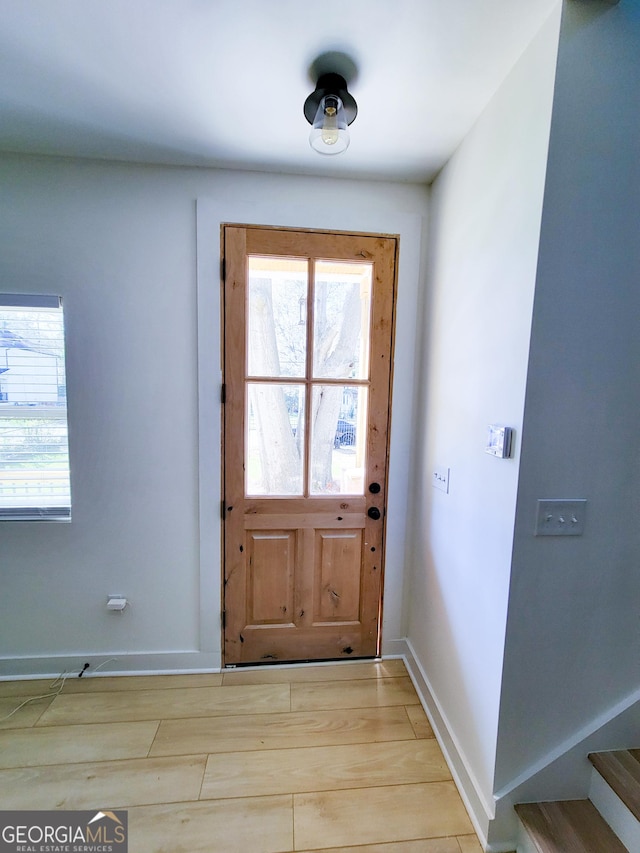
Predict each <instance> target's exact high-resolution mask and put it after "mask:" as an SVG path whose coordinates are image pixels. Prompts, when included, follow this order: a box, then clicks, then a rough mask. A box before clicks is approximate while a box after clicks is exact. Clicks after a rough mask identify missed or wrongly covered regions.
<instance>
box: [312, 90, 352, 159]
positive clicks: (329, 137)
mask: <svg viewBox="0 0 640 853" xmlns="http://www.w3.org/2000/svg"><path fill="white" fill-rule="evenodd" d="M309 144H310V145H311V147H312V148H313V149H314V151H317V152H318V153H319V154H340V153H341V152H342V151H346V150H347V148H348V147H349V131H348V130H347V120H346V118H345V114H344V107H343V105H342V100H341V99H340V98H339V97H338V96H337V95H325V96H324V97H323V98H322V99H321V101H320V103H319V105H318V110H317V112H316V116H315V119H314V121H313V127H312V128H311V133H310V135H309Z"/></svg>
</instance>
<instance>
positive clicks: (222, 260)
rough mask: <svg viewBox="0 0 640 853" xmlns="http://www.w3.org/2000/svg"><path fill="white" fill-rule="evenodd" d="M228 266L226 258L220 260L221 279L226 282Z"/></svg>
mask: <svg viewBox="0 0 640 853" xmlns="http://www.w3.org/2000/svg"><path fill="white" fill-rule="evenodd" d="M226 271H227V269H226V264H225V262H224V258H220V278H221V279H222V281H224V278H225V273H226Z"/></svg>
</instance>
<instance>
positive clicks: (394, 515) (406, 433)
mask: <svg viewBox="0 0 640 853" xmlns="http://www.w3.org/2000/svg"><path fill="white" fill-rule="evenodd" d="M265 179H268V176H265ZM310 181H313V179H311V178H309V179H296V178H290V179H287V178H286V176H285V177H280V178H279V179H278V186H279V187H281V185H282V184H284V186H285V191H286V192H287V204H286V205H284V204H282V202H281V201H280V202H279V201H277V200H275V201H273V202H270V201H268V200H265V195H264V193H260V192H259V191H258V189H257V188H255V187H253V186H252V185H251V186H249V187H247V185H246V182H244V183H243V182H242V180H240V179H239V181H238V183H237V186H236V185H235V184H234V185H233V186H232V187H231V189H230V190H229V189H228V188H227V189H226V191H225V198H222V197H221V196H220V193H218V194H217V195H216V196H214V195H213V194H212V193H211V194H208V195H205V196H202V197H200V198H198V199H197V201H196V205H195V224H196V246H195V249H196V258H195V263H196V282H195V285H196V298H197V313H196V319H197V364H198V369H197V377H196V380H197V401H196V405H197V424H198V459H197V462H196V464H197V466H198V474H199V476H198V492H197V507H196V513H197V524H198V542H197V546H196V547H197V554H196V558H197V560H198V564H199V567H200V571H199V577H198V578H197V579H196V595H197V596H198V604H197V605H196V610H195V612H194V637H193V641H192V644H190V647H189V649H188V650H187V651H185V652H180V653H179V655H178V657H179V659H180V660H181V661H183V664H182V665H183V666H190V667H192V668H196V669H197V668H200V669H206V670H211V669H219V668H220V666H221V662H222V652H221V639H222V635H221V630H220V627H221V619H222V607H221V589H222V559H221V555H222V550H221V548H222V524H221V523H220V521H219V520H220V506H221V504H220V496H221V491H222V480H221V476H222V471H221V465H220V451H221V442H222V412H221V404H220V395H221V387H222V352H221V341H220V333H221V315H220V298H221V289H220V287H221V285H220V278H221V277H220V270H221V256H220V228H221V226H222V225H223V224H242V223H247V222H251V223H257V224H260V225H264V226H266V227H268V226H272V227H290V228H298V229H300V228H303V229H304V228H310V229H315V230H326V231H331V230H340V231H349V232H351V233H353V232H355V231H357V232H364V233H381V234H390V235H393V236H399V237H400V256H399V264H398V292H397V303H396V313H397V328H398V335H397V336H396V342H395V353H394V363H395V382H394V403H393V412H394V418H393V429H392V433H391V445H390V454H389V456H390V477H389V498H388V520H389V524H388V526H387V536H386V591H385V601H384V608H385V609H384V618H383V645H382V654H383V656H386V655H391V656H393V655H399V654H403V653H404V652H405V651H406V644H405V641H404V639H403V638H404V636H405V634H406V629H405V621H404V619H405V617H404V614H405V612H406V608H407V591H406V585H405V584H404V575H405V562H406V555H405V548H406V542H407V534H408V531H409V527H408V525H409V523H410V522H411V518H410V512H411V508H412V502H411V491H410V486H412V487H413V488H415V487H416V483H415V482H414V476H415V471H414V468H415V465H414V462H413V459H414V457H413V455H412V454H410V453H407V449H406V448H407V447H411V448H412V449H413V444H414V427H413V425H414V423H415V420H416V418H417V414H418V411H419V406H420V396H419V394H418V392H419V385H417V384H416V382H415V381H414V376H415V367H416V353H417V351H418V347H419V342H418V327H419V324H420V316H421V314H420V312H421V310H422V305H423V302H424V299H425V296H424V292H423V287H422V280H421V273H422V271H423V263H424V259H423V257H422V245H423V234H424V233H426V232H425V223H426V217H427V213H428V209H427V201H426V199H424V200H421V199H418V198H415V194H411V195H409V196H407V197H405V196H404V195H402V194H401V195H400V197H399V201H397V202H396V198H395V196H394V195H392V196H390V197H389V198H388V199H386V197H385V196H384V191H383V188H381V190H380V191H377V190H376V187H373V188H371V187H369V186H367V185H363V186H362V187H361V186H359V185H358V186H356V187H352V186H351V185H349V184H347V185H345V187H344V188H341V192H342V200H343V203H342V204H341V205H340V206H339V208H336V206H335V204H334V203H333V202H332V200H331V198H330V197H329V196H327V197H326V199H325V197H324V196H323V195H321V196H320V197H318V198H314V200H313V204H312V203H311V202H310V201H309V182H310ZM273 185H274V186H275V181H274V184H273ZM226 186H227V185H226V184H224V187H226ZM234 187H235V188H236V190H237V192H238V193H240V196H241V200H238V199H239V197H238V196H236V195H234V193H235V190H234ZM400 190H402V188H400ZM383 198H385V203H384V204H382V203H381V201H382V199H383ZM407 211H408V212H407ZM418 485H419V484H418Z"/></svg>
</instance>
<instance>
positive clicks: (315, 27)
mask: <svg viewBox="0 0 640 853" xmlns="http://www.w3.org/2000/svg"><path fill="white" fill-rule="evenodd" d="M557 2H558V0H318V2H311V0H0V150H5V151H24V152H32V153H44V154H55V155H63V156H74V157H97V158H107V159H116V160H133V161H141V162H150V163H167V164H169V163H170V164H180V165H207V166H223V167H227V168H243V169H258V170H262V171H269V172H290V173H303V174H314V175H338V176H342V177H356V178H358V177H361V178H378V179H380V178H388V179H395V180H407V181H421V182H422V181H430V180H431V179H432V178H433V176H434V175H435V174H436V173H437V172H438V170H439V169H440V168H441V167H442V166H443V164H444V163H445V162H446V161H447V159H448V158H449V157H450V155H451V154H452V153H453V151H454V150H455V148H456V147H457V146H458V144H459V143H460V141H461V140H462V139H463V137H464V136H465V134H466V133H467V131H468V130H469V128H470V127H471V126H472V124H473V123H474V121H475V120H476V118H477V117H478V115H479V114H480V112H481V111H482V110H483V108H484V107H485V105H486V104H487V103H488V101H489V100H490V98H491V96H492V95H493V93H494V92H495V91H496V89H497V88H498V87H499V85H500V83H501V82H502V80H503V79H504V78H505V76H506V75H507V74H508V72H509V71H510V69H511V68H512V67H513V65H514V64H515V62H516V61H517V59H518V58H519V56H520V55H521V54H522V52H523V50H524V49H525V48H526V46H527V44H528V43H529V42H530V41H531V39H532V38H533V36H534V35H535V33H536V32H537V31H538V29H539V28H540V26H541V25H542V23H543V22H544V21H545V20H546V18H547V17H548V15H549V14H550V13H551V11H552V9H553V7H554V6H555V5H556V3H557ZM328 51H335V52H338V53H343V54H346V55H347V56H349V57H350V58H351V60H352V61H353V63H354V64H355V66H356V67H357V75H356V77H355V79H353V80H352V81H351V82H350V85H349V90H350V91H351V92H352V94H353V95H354V97H355V98H356V100H357V102H358V110H359V111H358V117H357V119H356V121H355V122H354V124H353V125H352V127H351V146H350V147H349V149H348V150H347V151H346V152H345V153H344V154H340V155H337V156H335V157H326V156H322V155H319V154H317V153H315V152H314V151H312V150H311V148H310V147H309V144H308V134H309V129H310V128H309V125H308V124H307V122H306V120H305V119H304V116H303V113H302V106H303V103H304V100H305V98H306V97H307V95H308V94H309V92H310V91H311V90H312V89H313V88H314V84H315V80H313V81H312V80H311V77H310V73H309V71H310V68H311V67H312V65H313V62H314V60H315V59H316V58H317V56H318V55H320V54H323V53H325V52H328ZM338 70H339V69H338Z"/></svg>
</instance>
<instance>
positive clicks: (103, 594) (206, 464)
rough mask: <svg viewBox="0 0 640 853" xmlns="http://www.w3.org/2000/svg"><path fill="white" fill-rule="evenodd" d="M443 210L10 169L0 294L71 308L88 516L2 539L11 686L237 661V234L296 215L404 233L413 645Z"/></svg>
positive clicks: (49, 167) (396, 572)
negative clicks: (224, 342)
mask: <svg viewBox="0 0 640 853" xmlns="http://www.w3.org/2000/svg"><path fill="white" fill-rule="evenodd" d="M338 197H339V199H340V205H339V206H337V205H336V198H338ZM427 199H428V195H427V190H426V188H424V187H418V186H411V185H399V184H389V183H365V182H349V181H334V180H320V179H312V178H296V177H287V176H282V175H280V176H278V175H264V174H259V173H240V172H224V171H215V170H205V169H170V168H166V169H165V168H155V167H153V168H152V167H143V166H127V165H122V164H121V165H117V164H108V163H97V162H89V161H67V160H59V159H58V160H57V159H53V158H49V159H47V158H29V157H18V156H5V157H3V158H2V159H1V160H0V287H1V288H3V289H6V290H7V291H8V292H26V293H28V292H32V293H56V294H61V295H62V296H63V299H64V308H65V316H66V324H67V351H68V357H67V373H68V377H67V378H68V397H69V432H70V454H71V481H72V482H71V486H72V502H73V508H72V513H73V520H72V522H71V523H70V524H53V523H41V522H35V523H31V522H29V523H19V522H3V523H2V524H0V576H1V578H2V595H1V596H0V656H1V658H0V674H3V673H4V674H29V673H32V674H45V673H56V674H57V673H58V672H60V671H61V670H63V669H66V668H68V669H74V668H75V667H76V666H79V665H81V663H82V662H83V661H84V660H90V661H91V662H92V665H93V666H97V665H99V664H100V663H101V662H102V661H104V660H106V659H108V658H111V657H116V658H117V660H116V661H111V662H110V663H109V664H108V666H106V667H105V668H104V670H103V672H108V671H136V670H143V671H168V670H176V669H178V670H184V669H190V668H195V669H199V668H211V667H215V666H218V665H219V664H220V560H219V553H220V552H219V542H220V522H219V499H220V488H219V472H220V408H219V402H218V401H219V396H217V395H219V381H220V362H219V353H220V347H219V340H220V339H219V326H218V325H217V324H216V323H215V322H212V321H211V317H213V315H214V314H216V316H217V310H218V306H219V298H218V295H219V268H220V267H219V259H218V253H219V225H220V221H221V220H223V219H225V218H227V219H232V220H235V221H238V217H242V220H241V221H260V222H263V223H264V222H266V223H267V224H269V223H274V224H277V223H278V221H279V215H280V214H279V213H278V212H279V211H280V212H281V211H282V210H283V209H284V210H286V215H287V216H288V217H289V219H290V220H291V221H290V222H288V223H283V224H298V225H302V226H304V227H337V228H340V227H342V228H350V229H354V228H356V229H359V230H360V229H369V230H378V231H383V232H386V233H398V232H399V233H401V256H400V266H401V275H400V282H399V303H398V312H399V320H398V322H399V324H401V326H402V328H400V329H399V331H400V334H399V336H398V348H397V350H396V355H397V358H398V362H397V364H398V370H397V376H396V379H397V382H396V389H395V390H396V394H395V395H394V402H395V405H396V411H395V412H394V419H393V427H392V447H391V469H390V489H391V493H390V506H389V536H388V554H389V559H388V563H387V570H388V574H387V589H388V596H387V598H386V601H385V621H384V625H385V639H386V640H388V641H393V640H397V639H398V638H399V637H402V636H404V626H403V625H402V590H403V572H404V567H403V563H404V544H405V533H404V530H405V528H404V519H405V518H406V503H407V500H408V485H407V483H408V473H409V465H410V462H409V458H408V453H407V451H406V446H407V443H408V440H409V437H410V435H411V423H412V418H413V397H414V384H413V383H414V378H413V377H414V358H415V338H416V316H417V311H416V304H417V298H418V290H419V281H420V269H419V264H420V246H421V229H422V227H423V219H424V217H426V213H427ZM196 200H199V206H198V210H199V211H200V214H201V215H199V218H198V220H197V219H196ZM197 222H198V223H199V224H200V226H201V228H200V233H197ZM407 223H408V224H407ZM198 271H199V272H200V273H201V280H200V281H197V273H198ZM198 293H199V294H200V296H201V297H203V298H204V299H205V302H206V304H207V305H208V306H209V308H210V310H211V317H202V316H201V317H200V321H201V324H200V332H201V333H202V337H201V338H200V339H199V338H198V325H197V324H198V316H197V308H198V298H197V297H198ZM199 347H200V353H201V355H204V356H205V358H204V359H203V363H202V365H201V368H202V369H201V374H200V376H199V374H198V353H199ZM199 380H200V387H201V389H203V388H204V393H205V396H206V399H203V398H201V399H200V400H199V399H198V382H199ZM203 412H206V413H207V416H206V418H205V419H204V420H203V421H202V423H201V425H200V426H201V430H200V431H199V429H198V417H199V415H200V416H202V415H203ZM199 432H200V434H199ZM203 451H204V452H203ZM205 504H206V507H207V511H206V512H204V513H203V515H202V518H200V512H201V511H202V509H203V506H204V505H205ZM113 593H122V594H124V595H126V596H127V597H128V598H129V599H130V600H131V603H132V606H131V608H130V609H129V608H128V609H127V610H126V611H125V612H124V614H122V615H118V614H113V613H108V612H107V610H106V598H107V596H108V595H110V594H113Z"/></svg>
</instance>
